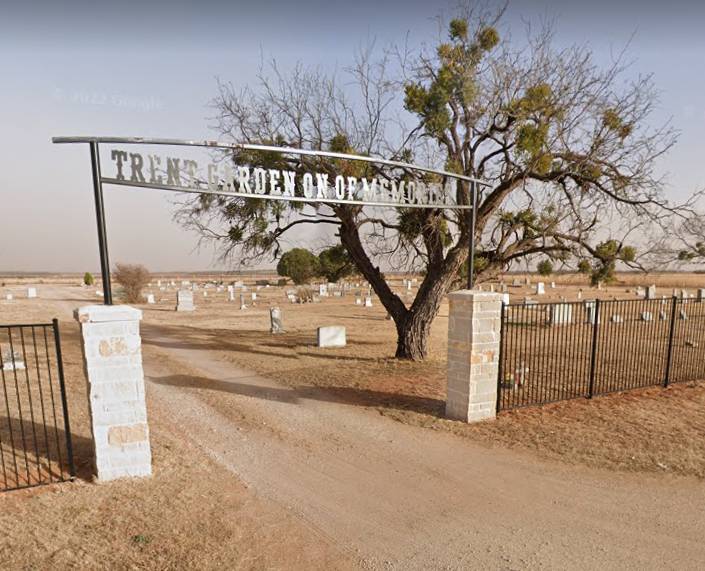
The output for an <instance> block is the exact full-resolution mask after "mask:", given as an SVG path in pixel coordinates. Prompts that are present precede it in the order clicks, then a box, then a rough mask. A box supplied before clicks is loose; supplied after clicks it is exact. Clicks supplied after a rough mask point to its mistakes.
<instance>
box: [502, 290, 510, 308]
mask: <svg viewBox="0 0 705 571" xmlns="http://www.w3.org/2000/svg"><path fill="white" fill-rule="evenodd" d="M502 303H503V304H504V305H509V294H508V293H503V294H502Z"/></svg>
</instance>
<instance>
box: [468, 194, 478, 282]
mask: <svg viewBox="0 0 705 571" xmlns="http://www.w3.org/2000/svg"><path fill="white" fill-rule="evenodd" d="M470 202H471V204H472V208H471V209H470V215H469V217H470V220H469V222H468V234H469V235H470V243H469V244H468V247H469V249H470V252H469V254H468V289H472V288H473V286H474V285H475V275H474V274H475V210H476V208H477V192H476V190H475V183H474V182H470Z"/></svg>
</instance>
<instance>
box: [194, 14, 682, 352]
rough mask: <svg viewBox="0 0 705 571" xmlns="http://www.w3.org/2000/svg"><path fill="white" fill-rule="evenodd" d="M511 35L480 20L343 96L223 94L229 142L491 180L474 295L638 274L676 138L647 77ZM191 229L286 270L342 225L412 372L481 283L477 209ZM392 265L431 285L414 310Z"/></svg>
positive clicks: (289, 82)
mask: <svg viewBox="0 0 705 571" xmlns="http://www.w3.org/2000/svg"><path fill="white" fill-rule="evenodd" d="M500 29H501V14H499V15H495V16H492V17H487V16H486V15H483V14H478V13H475V12H473V11H472V10H470V9H468V10H467V11H466V12H464V13H463V14H462V17H459V18H457V19H455V20H453V21H452V22H450V25H449V27H448V28H447V30H448V32H447V36H446V37H445V38H441V39H440V41H439V42H438V43H437V45H436V47H435V50H433V51H431V52H426V51H424V52H422V53H418V54H415V55H414V54H410V53H400V52H399V50H397V51H396V52H395V53H394V52H392V53H385V54H384V55H382V56H381V57H380V58H379V59H374V57H373V51H372V50H371V49H370V50H367V51H363V52H362V53H361V54H360V55H359V56H358V57H357V59H356V62H355V64H354V65H353V66H352V67H351V68H350V69H349V70H347V73H348V75H349V77H346V78H345V80H344V82H343V83H341V84H339V83H337V80H336V78H335V77H334V76H332V75H326V74H325V73H323V72H321V71H319V70H309V69H306V68H304V67H302V66H297V67H296V68H295V69H293V71H291V72H290V73H283V72H281V71H280V70H279V69H278V68H277V66H276V64H275V63H274V64H272V67H271V72H269V73H262V74H261V75H260V78H259V85H258V86H257V88H256V89H245V90H243V91H238V90H235V89H234V88H233V87H232V86H231V85H229V84H220V85H219V94H218V96H217V98H216V99H215V102H214V104H215V107H216V108H217V109H218V111H219V120H220V121H219V125H220V130H221V131H222V134H223V135H224V136H228V137H231V138H232V140H234V141H237V142H251V143H265V144H274V145H286V146H292V147H299V148H306V149H325V150H333V151H339V152H347V153H356V154H362V155H378V156H384V157H387V158H394V159H397V160H402V161H413V162H416V163H419V164H426V165H430V166H435V167H438V168H443V169H445V170H449V171H452V172H455V173H460V174H463V175H466V176H469V177H473V178H478V179H484V180H485V181H488V182H489V183H490V186H489V187H480V186H478V187H476V190H477V211H476V217H475V225H474V238H475V242H476V244H477V258H476V260H475V264H474V272H475V277H476V279H477V280H478V281H482V280H486V279H489V278H492V277H494V276H496V275H497V274H498V273H500V272H502V271H504V270H506V269H508V268H510V267H511V266H512V264H514V263H517V262H521V261H524V262H531V261H532V260H535V259H542V260H544V259H545V260H549V261H551V262H553V263H560V264H561V265H563V266H565V267H570V266H571V264H577V263H578V262H580V263H581V264H583V266H584V264H585V263H587V264H588V265H589V268H590V272H591V274H593V276H594V278H595V279H597V280H599V279H603V278H604V277H608V276H609V275H611V273H613V271H614V268H615V264H616V263H617V262H620V263H624V264H626V265H628V266H632V267H639V263H638V261H637V258H636V253H635V251H634V250H633V248H632V247H631V246H629V245H628V244H627V242H629V241H631V240H635V239H636V237H637V236H638V235H639V233H640V232H641V234H644V233H645V232H643V229H644V227H645V226H646V225H650V224H654V223H658V222H659V221H660V220H661V219H662V218H663V217H664V216H665V215H666V214H667V213H668V206H667V204H666V202H665V200H664V198H663V186H662V182H661V181H660V180H659V178H658V177H657V176H656V175H655V174H654V162H655V160H656V159H657V158H658V157H660V156H661V155H662V154H663V153H664V152H665V151H666V150H667V149H668V148H669V147H670V146H671V145H673V144H674V142H675V140H676V136H675V134H674V132H673V131H672V130H671V129H670V127H668V126H664V127H660V128H651V127H650V126H649V125H648V119H649V115H650V112H651V111H652V109H653V106H654V104H655V101H656V93H655V90H654V87H653V84H652V81H651V79H650V78H649V77H644V78H638V79H636V80H634V81H632V82H627V81H625V80H624V79H625V78H624V71H625V67H624V66H623V64H622V63H621V61H617V62H615V63H614V64H613V65H611V66H610V67H608V68H606V69H602V68H600V67H598V66H597V65H596V64H595V63H594V62H593V58H592V55H591V53H590V52H589V51H588V50H586V49H585V48H581V47H573V48H568V49H554V48H553V46H552V39H551V33H550V30H542V31H541V32H539V33H538V34H533V35H530V37H528V38H527V40H526V43H525V44H523V45H519V43H510V42H509V41H507V40H504V39H503V38H502V36H501V35H500V33H499V30H500ZM397 56H399V57H397ZM395 62H396V63H395ZM355 88H357V89H356V90H355ZM399 97H403V101H399V99H398V98H399ZM398 103H402V104H403V107H404V110H405V111H404V112H403V113H402V114H399V112H398V109H399V105H398ZM231 160H232V161H233V162H234V163H235V164H245V163H248V164H256V165H258V166H263V167H265V168H286V169H288V170H297V171H299V172H302V171H304V170H308V171H316V172H324V173H330V175H332V176H331V178H332V177H333V176H335V175H336V174H342V175H344V176H355V177H357V178H358V180H359V178H360V177H363V176H368V177H369V176H388V177H391V176H395V174H396V175H398V174H399V173H398V172H397V173H394V172H390V171H385V170H384V169H383V168H382V167H379V166H377V167H375V166H373V165H369V164H365V163H356V162H352V161H340V160H337V159H329V158H320V157H319V158H311V157H293V158H292V157H290V156H285V155H280V154H276V153H252V152H244V151H234V152H233V153H232V156H231ZM405 174H406V175H407V176H408V174H409V173H405ZM427 182H428V180H427ZM301 192H302V191H301V189H296V193H297V194H301ZM470 193H471V188H470V187H469V186H468V184H466V183H463V184H460V186H459V190H458V201H459V202H460V203H461V204H470V203H471V194H470ZM185 220H186V223H187V224H193V225H195V226H196V227H197V228H198V229H200V230H201V231H202V232H204V234H207V235H209V236H214V237H216V238H219V239H221V241H222V244H223V246H224V254H225V255H237V256H238V257H239V259H240V260H241V261H250V260H258V259H262V258H263V257H270V258H271V257H274V258H276V257H278V256H279V255H280V253H281V244H280V241H281V239H282V237H283V236H284V235H287V238H288V239H290V238H291V237H295V236H296V235H297V229H298V228H306V227H308V228H312V227H315V226H318V227H325V228H330V229H331V230H332V231H331V232H329V235H330V236H331V237H335V240H336V241H337V242H338V244H340V246H342V247H343V248H344V249H345V251H346V252H347V254H348V255H349V257H350V258H351V260H352V262H353V263H354V265H355V268H356V270H357V272H359V273H360V274H361V275H362V276H363V277H364V278H365V279H366V280H367V281H368V282H369V283H370V284H371V286H372V288H373V289H374V291H375V293H376V294H377V296H378V297H379V299H380V301H381V303H382V304H383V305H384V307H385V308H386V310H387V311H388V312H389V314H390V315H391V317H392V319H393V320H394V323H395V325H396V330H397V348H396V356H397V357H400V358H409V359H422V358H423V357H424V356H426V354H427V352H428V338H429V330H430V326H431V323H432V321H433V319H434V317H435V316H436V315H437V313H438V310H439V307H440V304H441V302H442V300H443V298H444V296H445V295H446V294H447V293H448V291H449V290H450V289H451V288H452V287H454V286H455V285H457V284H458V282H459V276H461V275H462V274H463V272H467V260H468V243H469V241H470V232H471V230H470V228H471V227H472V225H471V223H470V219H469V218H468V216H467V215H466V214H465V213H463V211H453V210H441V209H404V208H397V209H391V210H390V209H387V210H384V211H382V210H380V209H375V208H369V207H362V206H356V205H350V204H337V205H322V204H321V205H317V206H316V207H312V206H310V205H309V206H302V204H301V203H286V202H283V201H270V202H268V201H265V200H261V199H256V198H233V197H213V196H203V197H201V198H199V199H198V200H197V202H195V203H193V204H191V205H190V208H189V209H188V211H187V213H186V218H185ZM299 235H300V234H299ZM606 238H607V239H606ZM381 266H382V267H389V268H391V269H396V268H399V269H402V268H403V269H404V270H407V271H408V270H410V269H411V270H415V271H418V272H420V273H421V274H422V275H423V276H424V277H423V280H422V281H421V283H420V286H419V288H418V292H417V294H416V297H415V299H414V300H413V301H412V302H411V303H410V304H407V303H405V301H404V300H403V299H402V298H401V297H399V296H398V295H397V294H396V293H394V291H393V290H392V288H391V287H390V285H389V284H388V283H387V281H386V280H385V278H384V275H383V273H382V271H381V270H380V267H381Z"/></svg>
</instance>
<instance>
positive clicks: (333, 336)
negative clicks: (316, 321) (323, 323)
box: [316, 325, 346, 347]
mask: <svg viewBox="0 0 705 571" xmlns="http://www.w3.org/2000/svg"><path fill="white" fill-rule="evenodd" d="M316 343H317V345H318V346H319V347H345V344H346V338H345V327H343V326H342V325H329V326H327V327H319V328H318V329H317V330H316Z"/></svg>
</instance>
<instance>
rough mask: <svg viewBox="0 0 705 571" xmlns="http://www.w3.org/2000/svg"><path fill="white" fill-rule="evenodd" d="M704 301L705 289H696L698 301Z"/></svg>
mask: <svg viewBox="0 0 705 571" xmlns="http://www.w3.org/2000/svg"><path fill="white" fill-rule="evenodd" d="M703 301H705V289H703V288H701V289H699V290H698V303H702V302H703Z"/></svg>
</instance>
